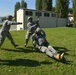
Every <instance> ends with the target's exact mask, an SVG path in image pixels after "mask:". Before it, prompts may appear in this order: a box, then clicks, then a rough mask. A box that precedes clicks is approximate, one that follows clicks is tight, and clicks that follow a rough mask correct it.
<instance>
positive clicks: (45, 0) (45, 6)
mask: <svg viewBox="0 0 76 75" xmlns="http://www.w3.org/2000/svg"><path fill="white" fill-rule="evenodd" d="M36 9H38V10H48V11H51V10H52V0H36Z"/></svg>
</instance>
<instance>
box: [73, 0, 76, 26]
mask: <svg viewBox="0 0 76 75" xmlns="http://www.w3.org/2000/svg"><path fill="white" fill-rule="evenodd" d="M73 15H74V24H73V27H76V0H73Z"/></svg>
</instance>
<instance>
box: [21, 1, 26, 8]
mask: <svg viewBox="0 0 76 75" xmlns="http://www.w3.org/2000/svg"><path fill="white" fill-rule="evenodd" d="M21 8H27V3H26V2H25V1H24V0H22V1H21Z"/></svg>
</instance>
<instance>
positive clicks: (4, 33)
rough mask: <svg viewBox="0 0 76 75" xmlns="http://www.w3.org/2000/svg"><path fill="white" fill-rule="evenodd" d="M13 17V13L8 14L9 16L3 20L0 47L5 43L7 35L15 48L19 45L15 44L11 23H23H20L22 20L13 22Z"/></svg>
mask: <svg viewBox="0 0 76 75" xmlns="http://www.w3.org/2000/svg"><path fill="white" fill-rule="evenodd" d="M12 18H13V17H12V16H11V15H8V16H7V17H6V20H5V21H4V22H3V25H2V28H1V30H0V47H1V46H2V44H3V43H4V40H5V38H6V37H7V38H8V39H9V40H10V41H11V43H12V45H13V46H14V47H15V48H16V47H17V46H18V45H17V44H15V42H14V41H13V38H12V36H11V34H10V32H9V30H10V26H11V25H17V24H22V23H20V22H13V21H12Z"/></svg>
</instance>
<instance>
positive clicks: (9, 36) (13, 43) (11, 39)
mask: <svg viewBox="0 0 76 75" xmlns="http://www.w3.org/2000/svg"><path fill="white" fill-rule="evenodd" d="M6 37H7V38H8V39H9V40H10V41H11V43H12V45H13V46H14V47H16V46H18V45H16V44H15V42H14V40H13V38H12V36H11V34H10V33H9V32H6Z"/></svg>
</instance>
